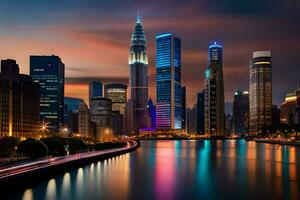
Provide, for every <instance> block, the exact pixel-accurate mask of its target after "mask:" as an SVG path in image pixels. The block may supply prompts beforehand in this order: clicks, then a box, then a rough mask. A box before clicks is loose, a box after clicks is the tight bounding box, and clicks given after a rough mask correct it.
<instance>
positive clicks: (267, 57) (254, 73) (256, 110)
mask: <svg viewBox="0 0 300 200" xmlns="http://www.w3.org/2000/svg"><path fill="white" fill-rule="evenodd" d="M249 72H250V73H249V75H250V78H249V89H250V91H249V117H250V120H249V123H250V124H249V129H250V130H249V132H250V134H257V133H259V131H260V130H261V129H262V128H264V127H266V126H270V125H271V119H272V68H271V52H270V51H256V52H254V53H253V59H252V60H251V61H250V67H249Z"/></svg>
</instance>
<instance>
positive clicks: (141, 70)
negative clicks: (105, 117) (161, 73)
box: [129, 16, 148, 134]
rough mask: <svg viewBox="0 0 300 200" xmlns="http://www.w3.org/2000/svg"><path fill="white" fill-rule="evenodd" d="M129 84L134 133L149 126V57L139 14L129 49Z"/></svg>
mask: <svg viewBox="0 0 300 200" xmlns="http://www.w3.org/2000/svg"><path fill="white" fill-rule="evenodd" d="M129 84H130V94H131V101H132V112H133V113H132V117H133V127H132V129H133V130H132V131H133V133H135V134H137V133H138V130H139V129H141V128H144V127H146V126H147V116H148V112H147V103H148V58H147V47H146V38H145V34H144V30H143V27H142V24H141V19H140V17H139V16H137V19H136V25H135V28H134V31H133V33H132V36H131V45H130V49H129Z"/></svg>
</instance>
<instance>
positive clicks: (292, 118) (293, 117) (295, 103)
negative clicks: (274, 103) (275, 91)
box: [280, 89, 300, 125]
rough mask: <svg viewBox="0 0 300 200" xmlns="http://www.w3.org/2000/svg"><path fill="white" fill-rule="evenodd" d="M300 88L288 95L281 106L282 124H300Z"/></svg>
mask: <svg viewBox="0 0 300 200" xmlns="http://www.w3.org/2000/svg"><path fill="white" fill-rule="evenodd" d="M299 115H300V89H298V90H296V91H294V92H293V93H289V94H287V95H286V97H285V100H284V102H283V103H282V104H281V107H280V121H281V123H282V124H288V125H295V124H299Z"/></svg>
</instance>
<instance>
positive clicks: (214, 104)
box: [204, 42, 225, 136]
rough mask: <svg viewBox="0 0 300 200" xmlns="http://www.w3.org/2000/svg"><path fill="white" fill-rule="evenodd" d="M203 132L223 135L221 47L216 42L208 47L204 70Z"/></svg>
mask: <svg viewBox="0 0 300 200" xmlns="http://www.w3.org/2000/svg"><path fill="white" fill-rule="evenodd" d="M205 79H206V86H205V111H204V116H205V121H204V126H205V130H204V131H205V133H206V134H209V135H211V136H224V129H225V111H224V82H223V47H222V46H221V45H219V44H218V43H217V42H214V43H213V44H211V45H210V46H209V48H208V69H207V70H206V71H205Z"/></svg>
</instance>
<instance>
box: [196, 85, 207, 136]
mask: <svg viewBox="0 0 300 200" xmlns="http://www.w3.org/2000/svg"><path fill="white" fill-rule="evenodd" d="M204 102H205V92H204V90H203V91H202V92H199V93H198V94H197V133H198V134H204Z"/></svg>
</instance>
